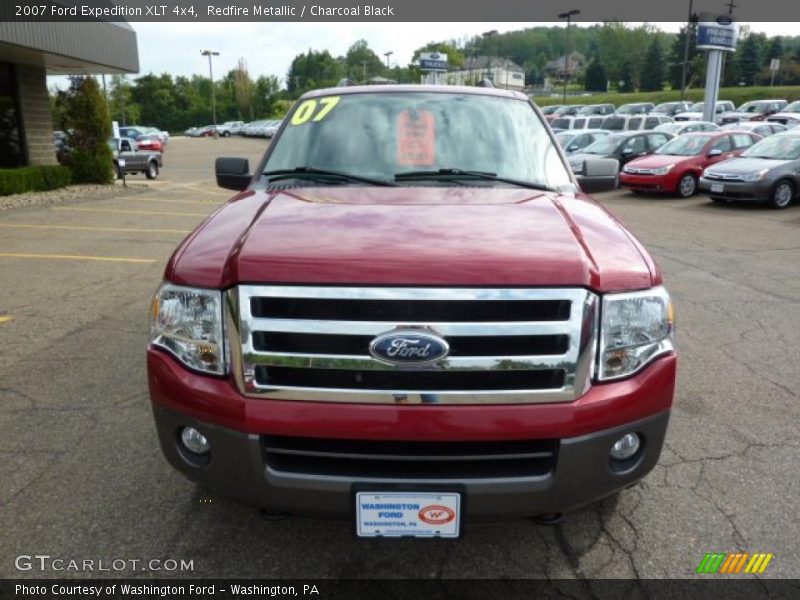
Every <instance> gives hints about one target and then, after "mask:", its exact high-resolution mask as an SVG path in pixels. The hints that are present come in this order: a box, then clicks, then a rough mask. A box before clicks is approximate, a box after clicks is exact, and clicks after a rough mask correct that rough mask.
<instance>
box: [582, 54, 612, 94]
mask: <svg viewBox="0 0 800 600" xmlns="http://www.w3.org/2000/svg"><path fill="white" fill-rule="evenodd" d="M585 77H586V82H585V87H586V91H587V92H605V91H606V90H607V89H608V78H607V76H606V68H605V67H604V66H603V63H601V62H600V60H599V59H598V58H595V59H594V60H592V62H590V63H589V66H588V67H586V75H585Z"/></svg>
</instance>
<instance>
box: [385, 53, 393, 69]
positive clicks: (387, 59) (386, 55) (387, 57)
mask: <svg viewBox="0 0 800 600" xmlns="http://www.w3.org/2000/svg"><path fill="white" fill-rule="evenodd" d="M392 54H394V52H392V51H391V50H390V51H389V52H384V53H383V55H384V56H385V57H386V68H387V69H389V68H390V67H389V57H390V56H391V55H392Z"/></svg>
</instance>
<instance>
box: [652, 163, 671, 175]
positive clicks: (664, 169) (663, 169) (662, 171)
mask: <svg viewBox="0 0 800 600" xmlns="http://www.w3.org/2000/svg"><path fill="white" fill-rule="evenodd" d="M674 166H675V165H667V166H666V167H661V168H660V169H653V175H666V174H667V173H669V172H670V171H671V170H672V167H674Z"/></svg>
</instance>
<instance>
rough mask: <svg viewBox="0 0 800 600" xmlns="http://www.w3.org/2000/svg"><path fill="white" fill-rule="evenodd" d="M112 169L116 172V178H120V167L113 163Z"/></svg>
mask: <svg viewBox="0 0 800 600" xmlns="http://www.w3.org/2000/svg"><path fill="white" fill-rule="evenodd" d="M114 170H115V171H116V172H117V179H122V175H123V173H122V168H121V167H120V166H119V165H118V164H117V163H114Z"/></svg>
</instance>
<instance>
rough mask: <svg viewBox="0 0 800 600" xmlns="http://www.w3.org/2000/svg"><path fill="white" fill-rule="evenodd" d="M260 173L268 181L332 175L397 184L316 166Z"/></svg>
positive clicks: (388, 184) (359, 180) (342, 178)
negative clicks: (267, 178)
mask: <svg viewBox="0 0 800 600" xmlns="http://www.w3.org/2000/svg"><path fill="white" fill-rule="evenodd" d="M262 175H265V176H267V177H269V180H270V181H280V180H281V179H294V178H296V177H297V178H300V177H308V178H310V179H314V178H317V179H319V178H322V177H333V178H336V179H341V180H344V181H358V182H359V183H368V184H370V185H381V186H390V187H396V185H397V184H395V183H392V182H391V181H386V180H385V179H374V178H372V177H362V176H361V175H354V174H352V173H345V172H344V171H332V170H330V169H318V168H317V167H295V168H294V169H276V170H275V171H264V172H263V173H262Z"/></svg>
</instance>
